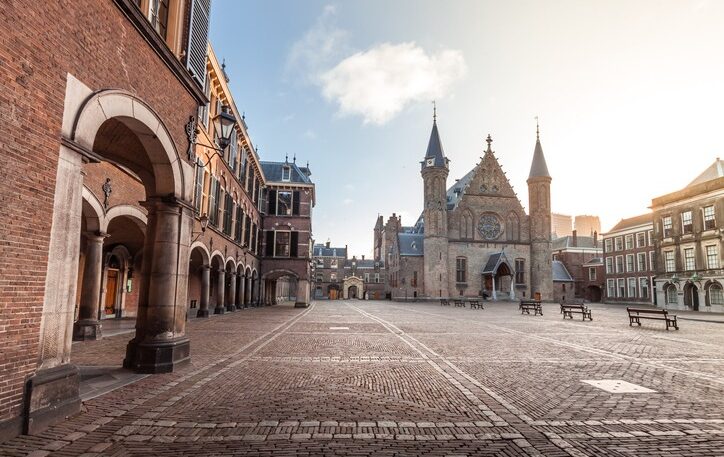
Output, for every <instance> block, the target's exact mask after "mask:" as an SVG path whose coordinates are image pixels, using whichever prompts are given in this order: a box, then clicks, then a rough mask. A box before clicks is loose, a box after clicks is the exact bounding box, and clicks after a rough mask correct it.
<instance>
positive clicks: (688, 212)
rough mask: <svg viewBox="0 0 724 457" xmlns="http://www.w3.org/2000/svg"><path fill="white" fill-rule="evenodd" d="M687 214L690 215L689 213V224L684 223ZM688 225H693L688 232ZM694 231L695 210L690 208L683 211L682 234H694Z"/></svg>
mask: <svg viewBox="0 0 724 457" xmlns="http://www.w3.org/2000/svg"><path fill="white" fill-rule="evenodd" d="M685 214H688V215H689V223H688V224H685V223H684V215H685ZM686 226H690V227H691V229H689V231H688V232H687V231H686ZM692 233H694V211H692V210H690V209H689V210H686V211H682V212H681V234H682V235H690V234H692Z"/></svg>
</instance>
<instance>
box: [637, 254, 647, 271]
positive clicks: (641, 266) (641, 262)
mask: <svg viewBox="0 0 724 457" xmlns="http://www.w3.org/2000/svg"><path fill="white" fill-rule="evenodd" d="M636 261H637V263H638V265H636V267H637V268H636V271H646V253H645V252H639V253H638V254H636Z"/></svg>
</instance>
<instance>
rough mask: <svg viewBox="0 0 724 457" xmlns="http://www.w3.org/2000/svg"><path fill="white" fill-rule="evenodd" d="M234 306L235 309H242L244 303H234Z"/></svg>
mask: <svg viewBox="0 0 724 457" xmlns="http://www.w3.org/2000/svg"><path fill="white" fill-rule="evenodd" d="M234 306H236V309H244V305H240V304H236V305H234Z"/></svg>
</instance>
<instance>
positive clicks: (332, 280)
mask: <svg viewBox="0 0 724 457" xmlns="http://www.w3.org/2000/svg"><path fill="white" fill-rule="evenodd" d="M329 280H330V282H335V281H336V280H337V273H330V274H329Z"/></svg>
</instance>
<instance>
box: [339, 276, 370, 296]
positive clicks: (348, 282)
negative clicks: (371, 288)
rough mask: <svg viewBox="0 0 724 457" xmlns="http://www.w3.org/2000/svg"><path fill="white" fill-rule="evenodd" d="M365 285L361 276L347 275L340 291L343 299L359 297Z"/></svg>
mask: <svg viewBox="0 0 724 457" xmlns="http://www.w3.org/2000/svg"><path fill="white" fill-rule="evenodd" d="M364 287H365V285H364V281H363V280H362V278H359V277H357V276H348V277H346V278H344V283H343V284H342V292H343V294H344V299H345V300H352V299H355V300H356V299H359V298H360V297H362V295H363V294H364V292H365V288H364Z"/></svg>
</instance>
